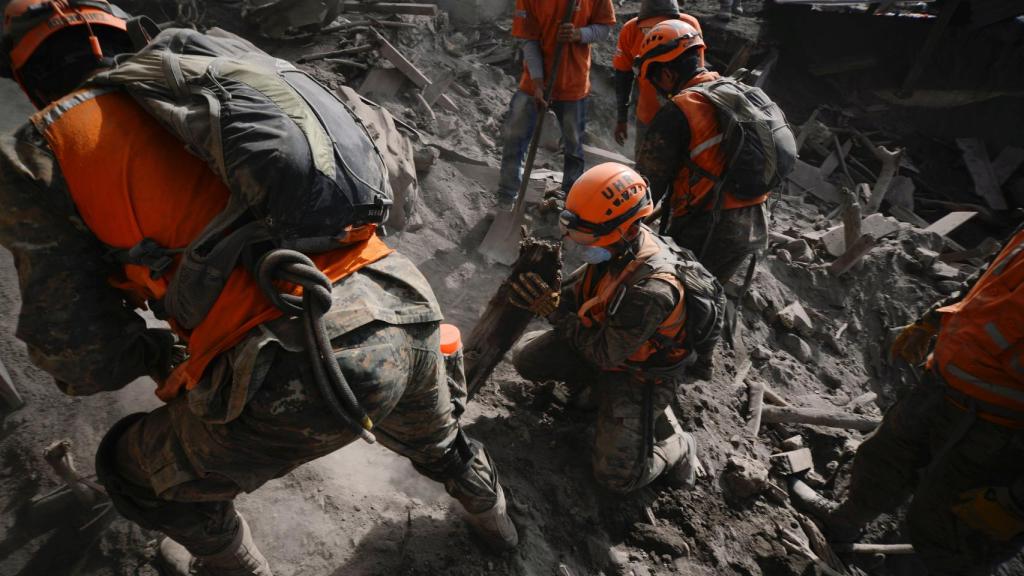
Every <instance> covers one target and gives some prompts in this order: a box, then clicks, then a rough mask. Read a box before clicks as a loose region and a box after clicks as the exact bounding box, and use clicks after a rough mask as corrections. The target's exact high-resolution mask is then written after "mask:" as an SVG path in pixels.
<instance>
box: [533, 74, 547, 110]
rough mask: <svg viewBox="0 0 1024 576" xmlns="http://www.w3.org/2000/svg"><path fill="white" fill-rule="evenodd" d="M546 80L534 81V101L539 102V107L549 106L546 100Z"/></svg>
mask: <svg viewBox="0 0 1024 576" xmlns="http://www.w3.org/2000/svg"><path fill="white" fill-rule="evenodd" d="M544 89H545V86H544V80H534V81H533V94H532V96H533V99H534V100H536V101H537V105H538V106H547V104H548V103H547V102H546V101H545V100H544Z"/></svg>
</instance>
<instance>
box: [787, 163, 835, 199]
mask: <svg viewBox="0 0 1024 576" xmlns="http://www.w3.org/2000/svg"><path fill="white" fill-rule="evenodd" d="M786 180H787V181H789V183H790V184H792V185H794V186H796V188H797V189H798V190H799V192H800V193H803V194H812V195H814V196H815V197H816V198H818V199H820V200H824V201H825V202H828V203H830V204H839V203H840V202H842V196H840V194H839V188H837V187H836V185H835V184H832V183H831V182H827V181H826V180H825V178H824V177H823V176H822V174H821V170H819V169H818V168H817V167H816V166H811V165H810V164H808V163H807V162H804V161H803V160H800V159H799V158H797V160H796V164H795V165H794V166H793V171H792V172H790V173H789V176H787V177H786Z"/></svg>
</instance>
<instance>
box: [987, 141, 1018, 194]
mask: <svg viewBox="0 0 1024 576" xmlns="http://www.w3.org/2000/svg"><path fill="white" fill-rule="evenodd" d="M1021 162H1024V148H1017V147H1016V146H1007V147H1006V148H1003V151H1002V152H1000V153H999V156H996V159H995V160H993V161H992V172H993V173H995V175H996V182H998V183H999V185H1000V186H1002V185H1003V184H1006V181H1007V180H1009V179H1010V176H1013V173H1014V172H1016V171H1017V168H1018V167H1020V164H1021Z"/></svg>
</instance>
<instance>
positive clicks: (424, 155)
mask: <svg viewBox="0 0 1024 576" xmlns="http://www.w3.org/2000/svg"><path fill="white" fill-rule="evenodd" d="M440 155H441V152H440V151H439V150H438V149H437V148H434V147H433V146H423V147H421V148H417V149H416V150H414V151H413V154H412V161H413V164H415V165H416V173H417V174H420V175H422V174H426V173H427V172H430V168H431V167H433V166H434V163H435V162H437V158H438V157H439V156H440Z"/></svg>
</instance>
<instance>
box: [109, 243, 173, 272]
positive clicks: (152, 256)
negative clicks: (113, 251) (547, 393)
mask: <svg viewBox="0 0 1024 576" xmlns="http://www.w3.org/2000/svg"><path fill="white" fill-rule="evenodd" d="M179 253H181V250H171V249H169V248H164V247H163V246H161V245H159V244H157V242H156V240H153V239H152V238H143V239H142V240H140V241H139V243H138V244H136V245H135V246H132V247H131V248H129V249H128V251H127V253H126V254H125V257H124V258H123V259H122V260H123V263H124V264H136V265H138V266H145V267H146V268H149V277H150V278H151V279H153V280H157V279H159V278H161V277H163V275H164V274H166V273H167V269H168V268H170V267H171V265H172V264H174V258H172V257H171V255H172V254H179Z"/></svg>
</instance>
